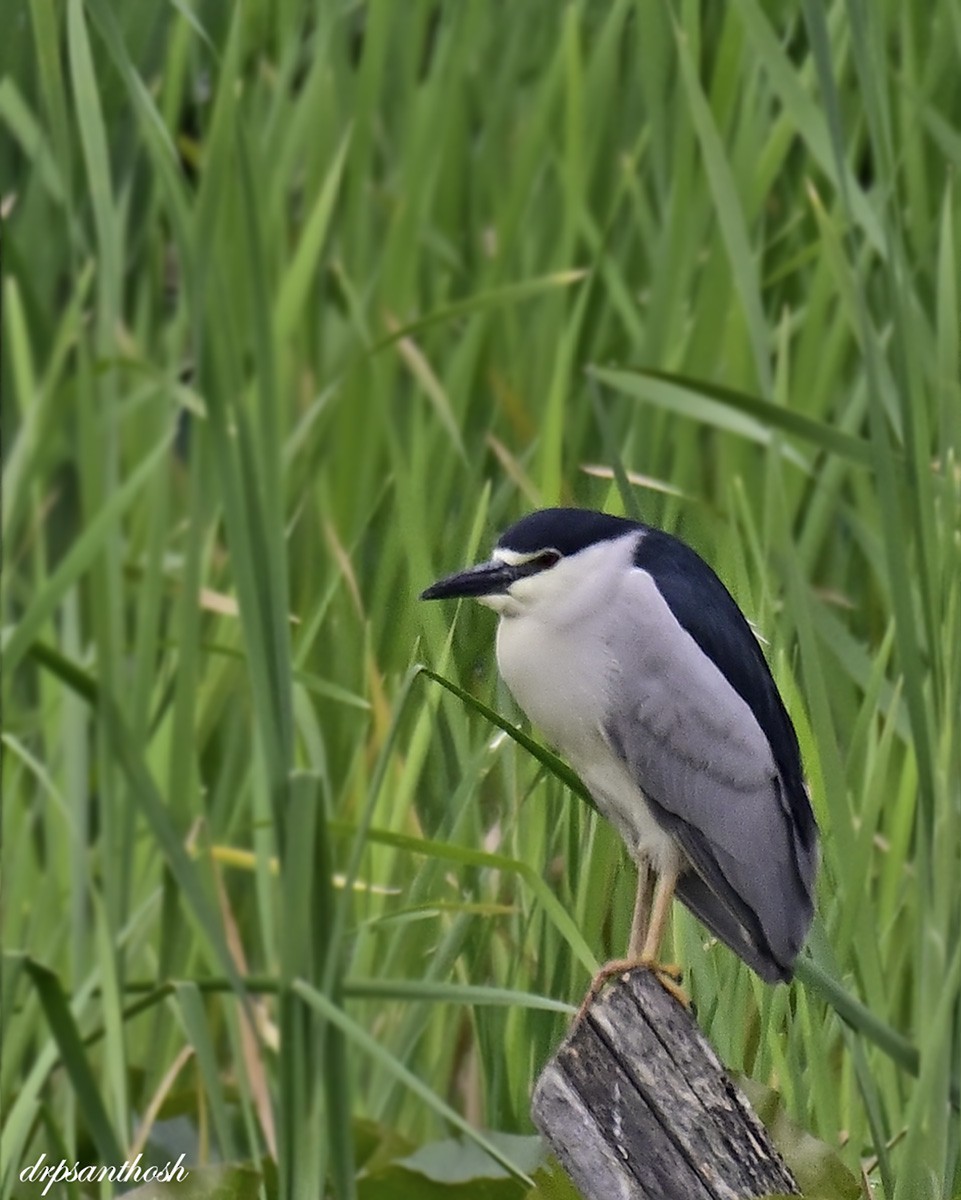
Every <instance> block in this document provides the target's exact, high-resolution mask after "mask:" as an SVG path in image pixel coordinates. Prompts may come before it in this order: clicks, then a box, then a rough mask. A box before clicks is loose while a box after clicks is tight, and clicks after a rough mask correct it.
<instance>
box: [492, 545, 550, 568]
mask: <svg viewBox="0 0 961 1200" xmlns="http://www.w3.org/2000/svg"><path fill="white" fill-rule="evenodd" d="M548 550H550V546H543V547H542V548H541V549H540V550H534V551H533V552H532V553H531V554H521V553H520V551H518V550H508V549H507V547H506V546H498V547H497V548H496V550H495V551H494V553H493V554H492V555H491V559H492V560H493V561H494V562H502V563H507V565H508V566H509V567H520V566H523V564H524V563H529V562H533V561H534V559H535V558H540V556H541V555H542V554H544V553H545V552H546V551H548Z"/></svg>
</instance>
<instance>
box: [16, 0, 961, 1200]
mask: <svg viewBox="0 0 961 1200" xmlns="http://www.w3.org/2000/svg"><path fill="white" fill-rule="evenodd" d="M4 53H6V54H8V55H9V56H10V62H9V63H8V71H7V73H6V74H5V75H4V76H3V79H2V82H0V128H2V129H3V131H4V137H3V140H2V141H0V162H2V172H0V178H2V180H3V185H2V186H3V196H2V203H3V206H4V209H5V211H6V213H7V220H6V228H5V238H4V259H3V278H2V285H3V340H4V355H3V364H2V372H3V377H2V382H3V394H4V398H5V405H4V410H3V433H4V459H3V464H4V507H3V526H2V532H3V536H4V546H5V552H6V561H5V570H4V573H3V588H4V618H3V619H4V666H5V672H4V701H5V709H4V713H5V721H4V733H3V742H4V799H5V804H4V811H3V837H4V868H5V916H4V920H5V932H4V944H5V947H6V956H5V960H4V971H3V1001H4V1013H5V1023H4V1033H3V1045H4V1054H3V1057H2V1063H0V1097H2V1111H3V1125H2V1142H0V1150H2V1174H0V1197H6V1196H10V1195H26V1194H28V1193H27V1191H25V1190H24V1188H25V1187H26V1185H23V1184H21V1183H20V1182H19V1179H18V1175H19V1172H20V1171H21V1169H22V1168H23V1166H24V1165H28V1164H30V1163H32V1162H34V1161H36V1158H37V1156H38V1155H39V1154H40V1153H41V1152H45V1153H47V1154H48V1155H49V1156H50V1157H52V1158H56V1159H59V1158H60V1157H61V1156H63V1157H66V1158H68V1159H71V1160H73V1159H79V1160H80V1161H81V1162H85V1161H105V1162H113V1161H122V1160H123V1158H124V1157H125V1156H127V1155H128V1154H129V1153H131V1152H132V1151H135V1150H137V1149H139V1148H141V1147H143V1146H147V1147H148V1150H149V1152H150V1154H152V1155H153V1157H154V1158H155V1159H158V1160H161V1161H162V1160H164V1159H166V1158H167V1157H168V1155H167V1153H166V1152H165V1151H166V1149H167V1148H169V1147H171V1146H174V1147H176V1146H184V1147H187V1148H188V1150H189V1158H190V1161H191V1162H193V1163H195V1164H197V1165H198V1166H199V1164H202V1163H205V1162H206V1163H217V1162H224V1163H238V1162H241V1161H250V1162H252V1163H255V1164H263V1163H264V1162H265V1161H266V1162H268V1163H272V1164H275V1167H276V1176H275V1174H274V1173H273V1169H267V1170H266V1171H265V1173H263V1174H262V1175H261V1174H249V1175H247V1176H243V1179H244V1180H246V1182H245V1183H243V1184H240V1183H237V1178H240V1177H239V1176H232V1177H231V1178H232V1180H233V1183H232V1184H231V1186H235V1187H236V1188H237V1190H236V1192H235V1193H233V1194H238V1195H239V1194H247V1193H242V1190H241V1188H242V1186H243V1187H249V1188H250V1189H252V1192H251V1194H257V1193H258V1192H261V1191H262V1192H264V1193H269V1194H274V1193H275V1192H276V1193H277V1194H282V1195H284V1196H293V1195H302V1196H312V1197H316V1196H319V1195H322V1194H323V1191H324V1187H325V1181H326V1184H327V1186H329V1187H330V1188H331V1189H332V1191H333V1192H334V1193H335V1194H337V1195H339V1196H353V1195H356V1194H358V1189H359V1194H360V1195H367V1196H373V1195H380V1194H385V1193H382V1192H377V1191H376V1187H375V1182H376V1179H377V1171H378V1169H381V1168H383V1167H384V1164H386V1163H388V1162H389V1161H390V1159H391V1158H392V1157H396V1156H397V1154H399V1153H402V1152H403V1148H405V1147H408V1148H409V1147H410V1146H413V1145H416V1144H420V1143H423V1142H426V1141H431V1140H433V1139H436V1138H438V1137H440V1136H443V1134H444V1132H445V1131H450V1130H456V1129H457V1128H469V1129H472V1130H477V1131H479V1132H478V1134H477V1136H478V1137H479V1138H480V1139H482V1140H483V1141H484V1142H485V1144H486V1145H487V1146H488V1149H489V1150H490V1152H491V1153H492V1154H494V1155H496V1156H498V1157H500V1158H501V1159H504V1158H505V1157H506V1158H507V1159H509V1160H510V1161H511V1164H512V1165H511V1169H512V1170H514V1171H515V1172H517V1171H519V1169H520V1165H521V1164H519V1163H518V1162H517V1161H515V1158H512V1156H511V1153H510V1152H509V1151H506V1150H505V1149H504V1143H502V1142H496V1144H495V1143H492V1142H490V1141H489V1140H488V1134H487V1132H485V1131H491V1130H496V1131H514V1132H525V1131H529V1130H530V1124H529V1117H528V1098H529V1094H530V1090H531V1086H532V1081H533V1079H534V1078H535V1076H536V1074H537V1072H538V1070H539V1069H540V1067H541V1066H542V1065H543V1063H544V1062H545V1061H546V1059H547V1057H548V1056H549V1054H550V1053H551V1050H552V1048H553V1047H554V1046H555V1045H556V1044H557V1042H558V1040H559V1039H560V1037H561V1036H562V1034H563V1031H564V1029H565V1025H566V1022H567V1020H568V1015H567V1014H568V1012H569V1011H570V1010H569V1005H570V1004H572V1003H577V1002H578V1001H579V1000H580V998H581V996H582V994H583V991H584V988H585V986H586V984H587V980H588V978H589V974H590V972H591V970H592V969H593V967H594V966H595V965H596V963H597V961H598V960H602V959H603V958H604V957H605V956H607V955H609V954H612V953H616V952H618V951H619V950H620V949H621V948H622V947H623V945H624V944H625V941H626V936H627V926H628V922H629V915H630V905H631V894H632V888H633V880H632V877H631V872H630V870H629V868H628V865H627V863H626V859H625V854H624V852H623V850H622V848H621V847H620V845H619V844H618V842H617V839H616V838H615V836H614V835H613V834H612V832H611V831H610V830H609V829H608V828H606V827H605V826H603V825H602V824H600V823H599V822H598V821H597V820H596V818H595V816H594V815H593V813H592V812H591V811H590V809H589V808H588V807H587V806H586V805H585V804H583V803H582V802H581V801H580V800H579V799H577V798H576V797H575V796H574V795H573V794H572V792H571V790H570V789H569V788H568V787H567V786H566V785H565V784H564V782H563V781H562V780H560V779H559V778H558V777H557V775H556V774H554V773H552V771H551V770H545V769H544V765H543V762H542V760H541V759H540V758H538V757H537V756H536V755H535V754H532V753H531V751H530V749H529V748H525V746H523V745H522V744H519V743H518V742H517V741H516V740H514V739H513V738H511V737H505V736H503V735H502V734H500V733H499V732H498V731H497V729H496V728H495V727H494V726H492V725H491V724H490V723H489V722H488V721H487V720H486V718H485V717H484V716H483V715H482V713H481V712H480V711H478V709H477V707H476V705H472V704H471V703H470V702H467V701H465V700H463V699H461V698H458V697H457V696H456V695H454V694H451V692H450V691H448V690H445V689H444V688H442V687H441V686H439V685H438V684H437V683H436V682H435V681H434V680H433V679H432V678H430V677H429V676H427V675H424V674H423V673H419V672H418V671H417V670H416V669H415V668H416V665H417V664H419V663H425V664H427V665H428V666H430V667H431V668H432V669H434V670H436V671H437V672H439V673H440V674H441V675H442V676H444V677H446V678H448V679H450V680H453V681H455V682H458V683H459V684H460V685H462V686H463V688H464V689H466V691H467V693H468V694H469V696H470V697H475V698H476V699H477V700H479V701H482V702H484V703H486V704H488V705H491V706H493V708H494V709H496V710H497V711H498V712H499V713H501V714H506V715H507V716H508V717H509V718H510V719H517V716H518V714H517V713H516V710H514V709H513V707H512V705H511V701H510V698H509V696H508V695H507V694H506V692H505V691H504V689H503V688H502V687H501V686H500V685H499V683H498V681H497V679H496V673H495V670H494V666H493V653H492V633H493V630H492V622H491V618H490V616H489V615H488V614H485V613H483V612H481V611H479V610H476V609H474V608H469V607H467V606H461V607H460V608H458V609H456V610H454V611H450V610H448V611H442V610H441V609H440V608H436V609H435V608H434V607H430V608H425V609H422V608H420V607H418V605H417V603H416V596H417V593H418V592H419V590H420V589H421V588H422V587H423V586H424V585H425V584H426V583H428V582H429V581H431V580H432V579H433V578H434V577H435V576H436V575H437V574H439V573H441V572H442V571H446V570H449V569H453V568H456V567H458V566H460V565H462V564H463V563H465V562H468V561H470V560H472V559H474V558H475V557H477V556H480V555H483V554H484V553H485V552H486V550H487V548H488V547H489V545H490V542H491V540H492V538H493V537H494V536H495V535H496V532H497V531H498V530H500V529H501V528H502V527H503V526H504V525H505V524H508V523H509V522H510V521H511V520H513V519H514V518H516V517H517V516H518V515H520V514H521V513H522V512H524V511H526V510H528V509H529V508H531V507H532V506H535V505H538V504H550V503H556V502H561V501H563V502H575V503H579V504H585V505H594V506H598V507H607V508H609V509H611V510H612V511H614V510H622V509H623V508H624V507H625V504H627V505H628V506H629V507H630V506H631V505H633V504H636V505H637V507H638V508H639V510H640V511H641V512H642V513H643V515H644V517H645V519H647V520H650V521H652V522H654V523H658V524H661V525H663V526H664V527H666V528H669V529H672V530H676V531H678V532H679V533H681V534H682V535H683V536H685V537H686V538H687V539H688V540H689V541H691V542H692V544H694V545H695V546H696V547H697V548H698V549H699V550H700V551H701V552H702V553H703V554H704V555H705V556H706V557H707V558H708V559H709V560H710V561H711V562H712V563H713V564H714V565H715V566H716V568H717V569H718V571H719V573H720V574H721V575H722V577H723V578H724V579H725V580H726V582H727V583H728V584H729V585H730V587H731V588H732V589H733V591H734V593H735V594H736V596H737V597H738V599H739V600H740V602H741V603H742V606H743V607H744V608H745V610H746V611H747V612H748V613H749V614H750V615H751V617H752V619H753V620H754V621H755V622H756V624H757V625H758V627H759V628H760V629H761V630H762V631H763V633H764V636H765V638H766V639H767V643H768V645H767V652H768V655H769V658H770V661H771V663H772V666H773V669H774V671H775V674H776V676H777V679H778V682H779V684H780V686H781V688H782V690H783V692H784V694H785V697H786V699H787V702H788V706H789V708H790V710H791V712H792V715H793V716H794V718H795V721H796V724H797V727H798V732H799V735H800V739H801V744H802V751H803V754H804V759H805V763H806V767H807V770H808V773H809V776H810V780H811V787H812V795H813V802H814V806H815V809H816V811H817V816H818V819H819V822H820V825H821V827H822V830H823V834H824V838H823V868H822V872H821V879H820V887H819V900H818V911H819V920H818V928H817V929H816V931H815V934H814V936H813V938H812V945H811V957H810V959H809V960H808V961H807V962H806V964H805V965H804V967H803V969H802V971H801V978H800V980H799V982H798V983H796V984H795V985H794V986H792V987H791V988H778V989H770V988H767V987H765V986H763V985H762V984H761V983H760V982H759V981H758V980H757V979H756V978H755V977H754V976H752V975H751V974H750V973H749V972H748V971H747V970H746V968H744V967H743V966H742V965H741V964H740V963H739V962H738V961H736V960H735V959H734V958H733V957H732V955H731V954H729V953H728V952H727V951H726V950H725V949H724V948H723V947H718V946H707V947H705V945H704V944H703V941H704V935H703V931H702V930H701V929H700V928H699V927H698V926H697V925H696V923H695V922H694V921H693V920H692V919H691V918H689V917H688V916H687V914H685V913H683V912H678V913H677V915H676V918H675V924H674V939H675V943H676V945H675V949H676V954H677V957H678V958H679V959H680V960H681V961H682V962H684V963H685V964H686V965H687V967H688V982H689V986H690V990H691V992H692V994H693V996H694V998H695V999H696V1001H697V1005H698V1010H699V1014H700V1019H701V1021H702V1023H703V1024H704V1026H705V1028H706V1030H707V1032H708V1034H709V1036H710V1037H711V1039H712V1040H713V1041H714V1043H715V1044H716V1045H717V1047H718V1049H719V1051H720V1053H721V1054H722V1056H723V1057H724V1059H725V1060H726V1061H727V1062H728V1063H729V1064H730V1065H731V1066H732V1067H734V1068H737V1069H740V1070H743V1071H744V1072H745V1073H747V1074H748V1075H750V1076H753V1077H754V1078H756V1079H758V1080H761V1081H764V1082H766V1083H771V1084H773V1085H775V1086H776V1087H777V1089H778V1090H779V1091H780V1093H781V1094H782V1096H783V1098H784V1101H785V1104H786V1106H787V1108H788V1110H789V1112H790V1113H791V1114H792V1115H793V1116H794V1118H795V1119H796V1120H797V1121H798V1122H799V1123H800V1124H802V1125H804V1126H805V1127H806V1128H807V1129H809V1130H810V1131H811V1132H812V1133H814V1134H816V1135H817V1136H818V1137H820V1138H822V1139H823V1140H825V1141H826V1142H828V1143H830V1144H832V1145H834V1146H836V1147H838V1149H839V1152H840V1154H841V1157H842V1158H843V1159H844V1160H845V1162H846V1163H847V1164H848V1166H849V1167H850V1168H852V1169H853V1170H855V1171H856V1172H860V1171H861V1169H862V1167H863V1169H864V1171H865V1173H866V1177H867V1178H869V1179H870V1181H871V1185H872V1187H873V1188H874V1189H875V1191H874V1192H873V1194H875V1195H879V1196H885V1197H887V1198H888V1200H924V1198H927V1197H932V1198H934V1197H944V1196H950V1195H952V1194H954V1193H955V1192H957V1191H958V1190H959V1189H961V1123H959V1120H958V1113H957V1108H956V1089H957V1080H958V1077H959V1075H961V888H959V886H958V879H959V872H961V532H959V530H961V386H959V338H961V326H959V298H958V280H959V277H961V256H959V252H958V242H959V238H961V207H959V202H958V186H957V181H956V178H955V176H956V172H957V169H958V166H959V164H961V75H959V73H958V71H957V61H958V58H959V55H961V15H959V10H958V8H957V5H956V4H954V3H952V0H936V2H935V3H932V4H930V5H927V6H920V5H901V4H896V3H894V2H893V0H880V2H879V3H876V4H870V5H869V4H865V3H864V2H863V0H846V2H842V0H837V2H836V3H833V4H831V5H828V6H822V5H819V4H817V3H815V2H814V0H810V2H807V3H805V4H804V5H803V6H802V8H801V10H800V11H798V12H796V11H795V9H794V6H791V5H774V6H762V5H760V4H759V3H757V0H732V2H731V3H730V4H727V5H724V6H720V5H704V6H701V5H698V4H696V3H687V2H683V3H682V2H678V3H667V4H651V3H643V2H641V0H630V2H628V0H613V2H612V3H605V4H599V3H588V2H586V0H585V2H582V3H573V4H568V5H556V4H553V3H549V2H543V3H538V2H530V3H526V4H521V5H512V6H509V7H506V8H505V7H502V6H492V5H490V4H488V3H486V2H484V0H465V2H463V3H458V4H441V5H438V4H435V3H427V0H411V2H410V3H406V4H403V5H401V4H394V3H390V2H389V0H376V2H372V3H369V4H364V5H360V4H356V3H340V4H322V3H316V4H314V5H310V4H307V3H297V2H295V0H287V2H285V3H282V4H268V3H266V2H265V0H247V2H246V3H244V4H237V5H220V4H216V3H214V2H213V0H196V2H195V3H192V2H190V0H178V2H177V3H173V4H169V5H163V6H161V5H146V4H127V5H112V4H111V3H109V0H65V2H64V3H63V4H57V3H55V2H54V0H31V5H30V8H29V18H28V22H27V23H26V24H16V22H15V28H14V29H12V30H11V33H10V39H9V44H8V47H7V48H6V50H5V51H4ZM622 469H623V471H624V472H626V473H627V474H626V476H624V475H623V474H621V471H622ZM618 477H620V479H621V485H622V486H621V487H619V486H618ZM625 478H626V479H629V480H631V481H632V482H630V483H629V484H627V485H626V486H627V487H628V488H629V489H630V491H629V493H627V494H626V493H625V490H624V480H625ZM839 1011H840V1012H842V1013H843V1014H844V1015H845V1016H846V1017H847V1021H842V1020H841V1018H840V1017H839V1015H838V1012H839ZM879 1042H880V1043H881V1044H880V1045H879V1044H878V1043H879ZM952 1087H953V1088H954V1089H955V1107H952V1098H951V1097H952ZM171 1157H174V1158H175V1157H176V1154H175V1153H174V1154H173V1155H171ZM364 1171H366V1175H365V1174H364ZM358 1179H360V1182H359V1183H358ZM372 1181H374V1182H373V1183H372ZM396 1186H397V1187H399V1184H398V1185H396ZM522 1192H523V1189H522ZM390 1194H394V1195H400V1194H402V1193H401V1192H400V1191H397V1190H395V1191H394V1192H393V1193H390ZM415 1194H416V1193H415ZM521 1194H522V1193H521Z"/></svg>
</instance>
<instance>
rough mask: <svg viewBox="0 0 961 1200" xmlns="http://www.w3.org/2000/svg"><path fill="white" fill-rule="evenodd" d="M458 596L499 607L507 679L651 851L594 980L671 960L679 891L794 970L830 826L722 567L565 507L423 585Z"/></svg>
mask: <svg viewBox="0 0 961 1200" xmlns="http://www.w3.org/2000/svg"><path fill="white" fill-rule="evenodd" d="M455 596H473V597H475V598H476V599H477V600H479V601H480V602H481V603H482V604H486V605H487V606H488V607H489V608H493V609H494V611H495V612H497V613H498V614H499V615H500V622H499V624H498V628H497V664H498V667H499V668H500V673H501V675H502V676H503V678H504V682H505V683H506V684H507V686H508V688H509V689H510V691H511V693H512V694H513V696H514V698H515V699H516V700H517V703H518V704H519V705H520V707H521V708H522V709H523V710H524V712H525V713H526V714H527V716H528V717H529V718H530V720H531V721H532V722H533V723H534V725H536V726H538V727H539V728H540V729H541V730H542V731H543V732H544V734H545V735H546V737H547V739H548V740H549V741H550V742H551V743H552V744H553V745H554V747H555V748H556V749H557V750H558V751H559V752H560V753H561V754H562V755H563V756H564V757H565V758H567V759H568V760H569V761H570V763H571V766H572V767H573V768H574V769H575V770H576V771H577V773H578V774H579V775H580V777H581V779H582V780H583V781H584V783H585V785H586V786H587V789H588V791H589V792H590V793H591V795H592V796H593V797H594V800H595V801H596V803H597V807H598V809H599V810H600V812H601V813H602V814H603V815H604V816H605V817H606V818H607V819H608V820H609V821H610V822H611V823H612V824H613V825H614V827H615V828H616V829H617V831H618V832H619V833H620V835H621V837H622V838H623V839H624V841H625V842H626V843H627V846H628V848H629V850H630V852H631V855H632V856H633V857H634V859H635V860H636V862H637V865H638V889H637V903H636V904H635V908H634V918H633V921H632V925H631V937H630V943H629V946H628V952H627V958H626V959H625V960H623V961H619V962H617V963H615V964H610V966H609V968H605V970H604V971H603V972H602V973H601V976H599V977H598V980H596V981H595V985H594V986H595V987H597V986H599V983H600V981H601V979H602V978H607V977H609V975H611V974H613V973H614V972H615V971H616V970H620V969H622V968H623V967H624V966H626V965H627V964H628V963H646V964H649V965H655V964H656V963H657V957H658V952H659V947H660V943H661V940H662V937H663V933H664V928H665V924H666V921H667V917H668V913H669V910H670V906H671V899H672V897H673V895H674V894H675V893H676V894H677V895H678V896H679V897H680V898H681V900H682V901H683V902H684V903H685V904H686V905H687V907H688V908H689V909H690V910H691V911H692V912H693V913H694V914H695V916H697V917H698V918H699V919H700V920H701V921H702V922H703V923H704V924H705V925H706V926H707V928H708V929H709V930H711V932H712V933H714V934H715V935H716V936H717V937H718V938H720V940H721V941H722V942H724V943H725V944H726V945H728V946H730V948H731V949H732V950H733V951H734V953H735V954H737V955H739V956H740V957H741V958H742V959H743V960H744V961H745V962H746V963H747V964H748V965H749V966H750V967H752V968H753V969H754V970H755V971H756V972H757V973H758V975H760V976H761V978H762V979H765V980H767V981H769V982H777V981H779V980H788V979H790V978H791V974H792V967H793V963H794V960H795V958H796V957H797V954H798V952H799V950H800V949H801V946H802V944H803V942H804V938H805V936H806V934H807V931H808V927H809V925H810V923H811V915H812V889H813V886H814V877H815V873H816V870H817V826H816V825H815V822H814V815H813V813H812V811H811V805H810V802H809V800H808V795H807V790H806V788H805V784H804V778H803V774H802V768H801V757H800V752H799V750H798V742H797V736H796V734H795V732H794V727H793V725H792V724H791V719H790V717H789V716H788V714H787V711H786V710H785V707H784V704H783V702H782V700H781V697H780V694H779V693H778V690H777V686H776V684H775V683H774V680H773V678H772V676H771V672H770V670H769V669H768V665H767V663H766V662H765V660H764V655H763V654H762V653H761V649H760V646H759V645H758V642H757V639H756V637H755V636H754V633H753V632H752V630H751V627H750V625H749V624H748V623H747V620H746V619H745V617H744V615H743V614H742V612H741V610H740V609H739V608H738V606H737V604H736V603H735V601H734V599H733V598H732V597H731V594H730V593H729V592H728V590H727V589H726V588H725V586H724V584H723V583H721V581H720V579H718V577H717V575H715V574H714V572H713V571H712V570H711V568H710V567H709V566H708V565H707V563H705V562H704V560H703V559H701V558H700V557H699V556H698V555H697V554H696V553H695V552H694V551H693V550H692V549H690V547H689V546H686V545H685V544H684V543H683V542H681V541H679V540H678V539H677V538H675V537H672V536H670V535H669V534H667V533H664V532H663V531H661V530H658V529H652V528H651V527H649V526H647V525H642V524H640V523H638V522H636V521H630V520H626V519H625V518H623V517H613V516H608V515H607V514H605V513H599V512H591V511H589V510H585V509H573V508H550V509H545V510H543V511H541V512H534V513H531V514H530V515H529V516H527V517H524V518H523V519H522V520H521V521H518V522H517V524H516V525H513V526H511V528H510V529H508V530H507V532H506V533H505V534H503V536H502V537H501V539H500V541H499V542H498V543H497V545H496V547H495V549H494V552H493V555H492V557H491V560H490V561H489V562H485V563H481V564H480V565H479V566H476V567H471V568H469V569H468V570H466V571H461V572H459V573H458V574H455V575H450V576H448V577H447V578H446V579H441V580H440V581H439V582H437V583H435V584H434V585H433V586H432V587H429V588H427V590H426V591H425V592H424V593H423V597H422V598H423V599H425V600H440V599H444V598H446V597H455ZM652 872H653V874H654V875H656V885H654V886H652V879H651V876H652ZM593 990H594V988H592V992H593Z"/></svg>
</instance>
